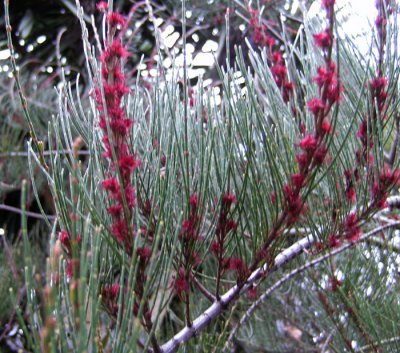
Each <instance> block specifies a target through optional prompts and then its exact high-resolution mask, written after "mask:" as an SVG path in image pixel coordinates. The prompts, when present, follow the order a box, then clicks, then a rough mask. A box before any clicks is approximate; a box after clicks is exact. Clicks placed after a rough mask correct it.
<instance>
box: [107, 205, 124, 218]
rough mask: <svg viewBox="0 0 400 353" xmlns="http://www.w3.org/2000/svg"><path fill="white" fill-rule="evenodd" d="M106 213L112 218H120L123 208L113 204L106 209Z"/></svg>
mask: <svg viewBox="0 0 400 353" xmlns="http://www.w3.org/2000/svg"><path fill="white" fill-rule="evenodd" d="M107 212H108V213H109V214H110V215H111V216H113V217H114V218H121V216H122V214H123V208H122V206H121V205H120V204H115V205H112V206H110V207H108V208H107Z"/></svg>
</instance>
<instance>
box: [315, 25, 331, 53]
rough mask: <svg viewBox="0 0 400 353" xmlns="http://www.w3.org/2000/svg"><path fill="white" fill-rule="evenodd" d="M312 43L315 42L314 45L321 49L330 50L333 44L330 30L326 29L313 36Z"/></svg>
mask: <svg viewBox="0 0 400 353" xmlns="http://www.w3.org/2000/svg"><path fill="white" fill-rule="evenodd" d="M314 41H315V44H316V45H317V46H318V47H320V48H322V49H328V48H330V47H331V46H332V42H333V38H332V35H331V33H330V30H329V29H326V30H324V31H323V32H321V33H318V34H314Z"/></svg>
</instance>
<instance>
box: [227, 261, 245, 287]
mask: <svg viewBox="0 0 400 353" xmlns="http://www.w3.org/2000/svg"><path fill="white" fill-rule="evenodd" d="M228 268H229V270H231V271H235V272H236V275H237V282H238V283H242V282H244V281H245V280H246V279H247V276H248V274H249V269H248V268H247V266H246V264H245V263H244V261H243V260H242V259H239V258H238V257H231V258H230V259H229V265H228Z"/></svg>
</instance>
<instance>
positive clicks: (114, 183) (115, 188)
mask: <svg viewBox="0 0 400 353" xmlns="http://www.w3.org/2000/svg"><path fill="white" fill-rule="evenodd" d="M101 185H102V186H103V188H104V190H107V191H109V192H111V193H113V194H115V193H117V192H119V183H118V180H117V178H108V179H105V180H103V181H102V183H101Z"/></svg>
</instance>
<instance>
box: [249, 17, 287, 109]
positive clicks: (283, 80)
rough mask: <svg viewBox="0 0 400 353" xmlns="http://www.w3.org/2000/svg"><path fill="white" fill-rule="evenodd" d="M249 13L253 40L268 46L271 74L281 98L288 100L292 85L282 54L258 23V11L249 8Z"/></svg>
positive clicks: (263, 26) (265, 29)
mask: <svg viewBox="0 0 400 353" xmlns="http://www.w3.org/2000/svg"><path fill="white" fill-rule="evenodd" d="M250 14H251V18H250V29H251V30H252V33H253V41H254V43H255V44H257V45H260V46H262V47H268V48H269V54H270V61H271V72H272V75H273V77H274V80H275V82H276V84H277V86H278V87H279V88H280V89H281V92H282V98H283V100H284V101H285V102H288V101H289V99H290V95H291V94H292V92H293V89H294V85H293V83H291V82H289V79H288V75H287V68H286V66H285V63H284V61H283V58H282V54H281V52H280V51H279V49H278V50H277V51H274V50H273V47H274V46H275V40H274V38H273V37H271V36H269V35H268V34H267V28H266V27H265V25H263V24H261V23H260V18H259V17H260V16H259V13H258V11H257V10H255V9H250Z"/></svg>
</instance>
